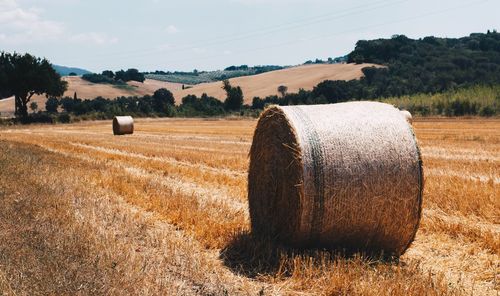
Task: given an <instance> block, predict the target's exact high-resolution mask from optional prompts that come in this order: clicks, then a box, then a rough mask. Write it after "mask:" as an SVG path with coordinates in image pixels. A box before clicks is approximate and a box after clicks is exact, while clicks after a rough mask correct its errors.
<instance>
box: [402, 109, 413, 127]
mask: <svg viewBox="0 0 500 296" xmlns="http://www.w3.org/2000/svg"><path fill="white" fill-rule="evenodd" d="M401 114H403V116H404V117H405V118H406V121H408V122H409V123H410V124H411V123H412V122H413V116H411V113H410V112H409V111H406V110H401Z"/></svg>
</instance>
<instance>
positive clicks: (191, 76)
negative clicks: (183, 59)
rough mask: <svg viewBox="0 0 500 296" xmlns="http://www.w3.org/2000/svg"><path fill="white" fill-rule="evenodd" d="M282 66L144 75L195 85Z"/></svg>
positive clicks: (237, 67)
mask: <svg viewBox="0 0 500 296" xmlns="http://www.w3.org/2000/svg"><path fill="white" fill-rule="evenodd" d="M284 68H285V67H283V66H276V65H265V66H254V67H248V66H247V65H241V66H230V67H227V68H226V69H224V70H216V71H198V70H194V71H192V72H179V71H174V72H164V71H156V72H152V73H146V75H145V76H146V78H149V79H155V80H160V81H167V82H176V83H182V84H189V85H195V84H200V83H209V82H216V81H222V80H224V79H231V78H236V77H241V76H250V75H257V74H262V73H266V72H270V71H276V70H281V69H284Z"/></svg>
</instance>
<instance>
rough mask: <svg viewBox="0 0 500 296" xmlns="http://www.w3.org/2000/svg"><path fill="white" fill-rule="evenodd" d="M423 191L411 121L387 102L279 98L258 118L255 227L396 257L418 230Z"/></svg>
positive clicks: (251, 188) (298, 240)
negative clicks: (308, 102)
mask: <svg viewBox="0 0 500 296" xmlns="http://www.w3.org/2000/svg"><path fill="white" fill-rule="evenodd" d="M422 190H423V173H422V160H421V157H420V152H419V148H418V146H417V142H416V139H415V135H414V133H413V129H412V127H411V125H410V124H408V122H407V121H406V120H405V117H404V116H401V112H400V111H399V110H398V109H396V108H394V107H393V106H391V105H387V104H383V103H376V102H350V103H340V104H333V105H316V106H286V107H280V106H274V107H271V108H268V109H267V110H265V111H264V112H263V113H262V115H261V116H260V119H259V121H258V123H257V127H256V130H255V134H254V137H253V143H252V147H251V151H250V168H249V174H248V194H249V206H250V218H251V223H252V231H253V232H254V233H256V234H264V235H266V236H267V235H270V236H271V237H272V238H274V239H277V240H279V241H281V242H283V243H285V244H288V245H290V246H293V247H324V248H339V247H340V248H348V249H354V250H364V251H369V252H372V251H376V252H379V251H384V252H385V253H386V254H392V255H400V254H402V253H403V252H404V251H405V250H406V249H407V248H408V246H409V245H410V243H411V242H412V241H413V239H414V236H415V233H416V231H417V228H418V224H419V220H420V215H421V204H422Z"/></svg>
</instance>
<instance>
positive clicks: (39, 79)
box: [0, 53, 67, 119]
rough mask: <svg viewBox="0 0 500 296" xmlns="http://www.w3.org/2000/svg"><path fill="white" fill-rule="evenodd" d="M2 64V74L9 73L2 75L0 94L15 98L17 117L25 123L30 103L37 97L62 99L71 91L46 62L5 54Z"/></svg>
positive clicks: (0, 58)
mask: <svg viewBox="0 0 500 296" xmlns="http://www.w3.org/2000/svg"><path fill="white" fill-rule="evenodd" d="M0 60H1V61H0V65H2V66H1V71H2V72H4V71H5V72H4V73H3V74H0V77H2V78H1V79H2V80H3V81H2V82H0V90H1V91H0V92H1V93H11V94H13V95H14V98H15V114H16V116H19V117H21V118H22V119H26V118H27V117H28V103H29V102H30V100H31V98H32V97H33V96H34V95H42V94H45V95H46V96H62V95H63V94H64V91H65V90H66V88H67V82H65V81H62V80H61V76H60V75H59V74H57V73H56V71H55V70H54V68H52V65H51V64H50V63H49V61H48V60H46V59H40V58H37V57H34V56H32V55H30V54H25V55H20V54H17V53H14V54H8V53H2V54H1V55H0Z"/></svg>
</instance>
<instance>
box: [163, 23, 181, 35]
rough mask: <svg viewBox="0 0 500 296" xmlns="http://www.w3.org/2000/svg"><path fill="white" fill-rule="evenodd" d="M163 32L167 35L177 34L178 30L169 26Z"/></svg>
mask: <svg viewBox="0 0 500 296" xmlns="http://www.w3.org/2000/svg"><path fill="white" fill-rule="evenodd" d="M165 31H166V32H167V33H168V34H176V33H179V29H178V28H177V27H176V26H174V25H170V26H168V27H167V28H165Z"/></svg>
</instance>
